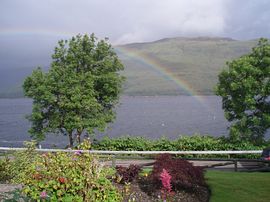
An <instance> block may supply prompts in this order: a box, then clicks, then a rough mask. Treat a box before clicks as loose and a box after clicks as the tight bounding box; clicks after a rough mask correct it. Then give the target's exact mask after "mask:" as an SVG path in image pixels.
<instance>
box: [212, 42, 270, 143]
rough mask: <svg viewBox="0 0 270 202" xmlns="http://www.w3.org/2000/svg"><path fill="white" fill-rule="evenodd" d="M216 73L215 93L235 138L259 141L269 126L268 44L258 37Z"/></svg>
mask: <svg viewBox="0 0 270 202" xmlns="http://www.w3.org/2000/svg"><path fill="white" fill-rule="evenodd" d="M227 66H228V67H229V69H228V70H223V71H222V72H221V73H220V75H219V83H218V85H217V88H216V94H217V95H219V96H221V97H222V104H223V106H222V107H223V109H224V111H225V117H226V119H227V120H228V121H230V122H232V125H231V127H230V135H231V137H232V138H233V139H235V140H238V141H239V140H248V141H252V142H254V143H257V144H259V143H261V142H262V141H263V137H264V133H265V132H266V130H267V129H268V128H269V127H270V100H269V96H270V44H269V42H268V40H267V39H260V41H259V43H258V45H257V46H256V47H254V48H253V49H252V52H251V53H250V54H248V55H244V56H242V57H240V58H238V59H235V60H233V61H231V62H228V63H227Z"/></svg>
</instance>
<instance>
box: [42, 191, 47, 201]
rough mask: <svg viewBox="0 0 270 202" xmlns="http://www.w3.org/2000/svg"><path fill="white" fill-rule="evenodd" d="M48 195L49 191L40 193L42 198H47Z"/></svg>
mask: <svg viewBox="0 0 270 202" xmlns="http://www.w3.org/2000/svg"><path fill="white" fill-rule="evenodd" d="M47 196H48V195H47V192H46V191H43V192H41V193H40V198H43V199H44V198H47Z"/></svg>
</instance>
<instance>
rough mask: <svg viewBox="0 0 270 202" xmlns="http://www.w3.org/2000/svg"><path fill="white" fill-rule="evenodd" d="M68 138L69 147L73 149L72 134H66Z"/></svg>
mask: <svg viewBox="0 0 270 202" xmlns="http://www.w3.org/2000/svg"><path fill="white" fill-rule="evenodd" d="M68 137H69V147H70V148H73V137H72V132H71V133H69V134H68Z"/></svg>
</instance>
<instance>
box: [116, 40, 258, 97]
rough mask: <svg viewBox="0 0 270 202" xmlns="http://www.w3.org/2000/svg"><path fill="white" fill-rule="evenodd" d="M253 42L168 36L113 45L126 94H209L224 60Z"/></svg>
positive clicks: (237, 53)
mask: <svg viewBox="0 0 270 202" xmlns="http://www.w3.org/2000/svg"><path fill="white" fill-rule="evenodd" d="M256 43H257V41H256V40H252V41H236V40H232V39H228V38H206V37H204V38H202V37H200V38H171V39H163V40H159V41H155V42H151V43H135V44H127V45H123V46H118V47H116V50H117V51H118V54H119V57H120V58H121V59H122V61H123V63H124V64H125V66H126V71H125V72H124V75H125V76H126V77H127V83H126V86H125V93H126V94H129V95H180V94H201V95H209V94H213V88H214V86H215V84H216V83H217V79H218V74H219V73H220V71H221V70H222V69H223V68H224V67H225V63H226V61H229V60H231V59H233V58H237V57H239V56H241V55H243V54H246V53H248V52H249V51H250V50H251V48H252V47H253V46H255V45H256Z"/></svg>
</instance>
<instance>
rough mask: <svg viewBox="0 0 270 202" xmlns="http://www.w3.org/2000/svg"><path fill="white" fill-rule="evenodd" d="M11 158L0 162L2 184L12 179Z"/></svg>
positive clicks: (0, 180)
mask: <svg viewBox="0 0 270 202" xmlns="http://www.w3.org/2000/svg"><path fill="white" fill-rule="evenodd" d="M9 164H10V160H9V158H6V157H5V158H4V159H1V160H0V182H4V183H6V182H9V181H10V180H11V179H12V175H11V174H10V172H9V169H8V168H9Z"/></svg>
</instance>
